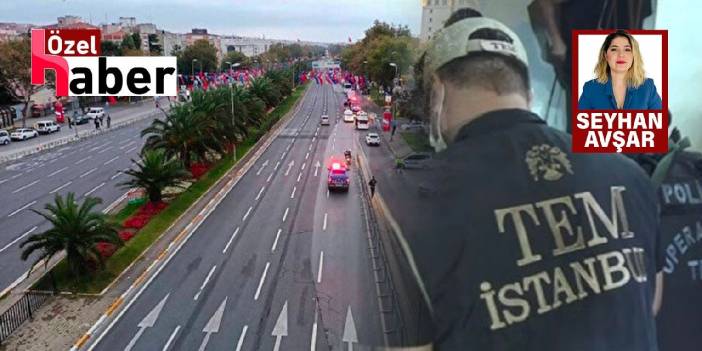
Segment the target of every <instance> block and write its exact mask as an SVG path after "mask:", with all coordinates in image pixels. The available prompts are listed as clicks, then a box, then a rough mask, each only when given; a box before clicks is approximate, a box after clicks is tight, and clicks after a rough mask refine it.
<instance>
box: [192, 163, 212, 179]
mask: <svg viewBox="0 0 702 351" xmlns="http://www.w3.org/2000/svg"><path fill="white" fill-rule="evenodd" d="M209 169H210V166H209V165H207V164H204V163H193V164H192V165H190V174H192V175H193V178H195V179H200V177H202V175H203V174H205V173H207V171H208V170H209Z"/></svg>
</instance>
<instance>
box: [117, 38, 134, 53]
mask: <svg viewBox="0 0 702 351" xmlns="http://www.w3.org/2000/svg"><path fill="white" fill-rule="evenodd" d="M120 48H121V49H122V51H125V50H135V49H136V48H137V46H136V43H135V42H134V37H133V36H131V35H125V36H124V37H123V38H122V43H120Z"/></svg>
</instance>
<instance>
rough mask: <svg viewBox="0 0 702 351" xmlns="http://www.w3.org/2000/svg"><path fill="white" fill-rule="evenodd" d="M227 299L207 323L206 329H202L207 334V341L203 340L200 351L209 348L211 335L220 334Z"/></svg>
mask: <svg viewBox="0 0 702 351" xmlns="http://www.w3.org/2000/svg"><path fill="white" fill-rule="evenodd" d="M227 298H228V297H225V298H224V301H222V304H221V305H219V308H218V309H217V312H215V313H214V314H213V315H212V317H211V318H210V321H209V322H207V325H205V328H204V329H202V332H203V333H205V339H203V340H202V344H200V348H199V349H198V350H199V351H205V347H207V343H208V342H210V335H212V333H219V326H220V324H222V316H223V315H224V308H225V307H226V306H227Z"/></svg>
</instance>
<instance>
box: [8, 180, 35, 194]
mask: <svg viewBox="0 0 702 351" xmlns="http://www.w3.org/2000/svg"><path fill="white" fill-rule="evenodd" d="M36 183H39V179H37V180H35V181H33V182H31V183H29V184H27V185H25V186H23V187H20V188H17V189H15V191H13V192H12V193H13V194H17V193H19V192H20V191H22V190H24V189H27V188H29V187H30V186H32V185H34V184H36Z"/></svg>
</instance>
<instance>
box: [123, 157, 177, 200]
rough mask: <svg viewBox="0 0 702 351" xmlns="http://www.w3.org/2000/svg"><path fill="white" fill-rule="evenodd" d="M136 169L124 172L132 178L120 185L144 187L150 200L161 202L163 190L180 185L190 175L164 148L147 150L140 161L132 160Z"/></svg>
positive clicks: (124, 186)
mask: <svg viewBox="0 0 702 351" xmlns="http://www.w3.org/2000/svg"><path fill="white" fill-rule="evenodd" d="M132 162H133V163H134V164H135V165H136V169H129V170H127V171H125V172H124V173H125V174H126V175H128V176H130V177H131V179H129V180H127V181H125V182H122V183H120V184H118V185H120V186H122V187H123V188H134V187H138V188H143V189H144V191H146V193H147V194H148V196H149V201H151V202H153V203H157V202H160V201H161V200H162V199H163V190H164V189H165V188H167V187H172V186H179V185H180V181H181V180H182V179H184V178H186V177H187V176H188V172H187V171H186V170H185V168H183V165H182V163H181V162H180V160H178V159H177V158H174V157H169V156H168V155H166V152H165V151H164V150H162V149H156V150H146V151H144V152H143V153H142V154H141V158H140V159H139V161H136V160H132Z"/></svg>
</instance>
